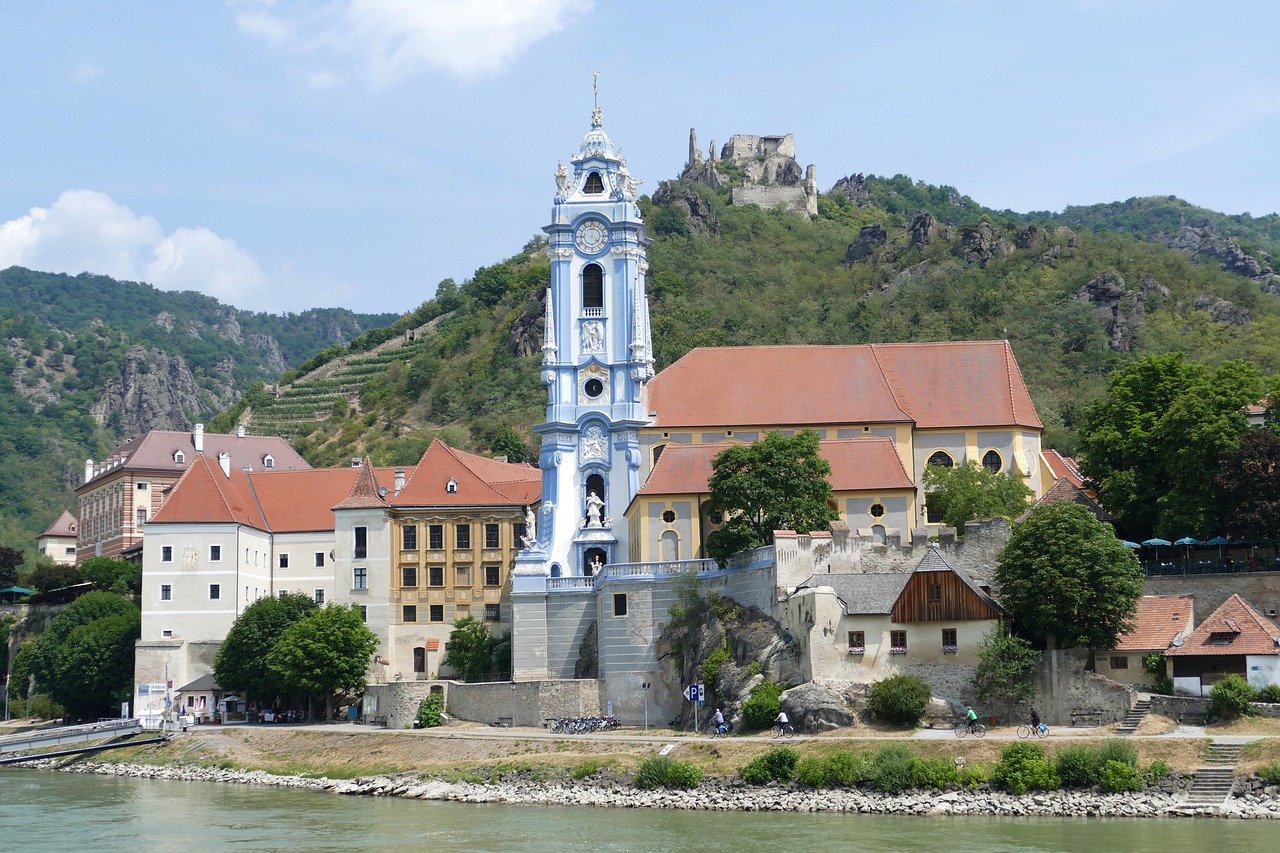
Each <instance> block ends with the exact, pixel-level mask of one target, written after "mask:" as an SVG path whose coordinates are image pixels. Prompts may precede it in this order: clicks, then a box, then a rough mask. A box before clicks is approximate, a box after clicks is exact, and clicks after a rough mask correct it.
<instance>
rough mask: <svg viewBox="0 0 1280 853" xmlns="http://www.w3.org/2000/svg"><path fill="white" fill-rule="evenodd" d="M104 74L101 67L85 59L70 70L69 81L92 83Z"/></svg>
mask: <svg viewBox="0 0 1280 853" xmlns="http://www.w3.org/2000/svg"><path fill="white" fill-rule="evenodd" d="M106 73H107V72H106V71H104V70H103V69H102V67H101V66H99V65H97V64H96V63H93V62H90V61H89V60H87V59H86V60H84V61H82V62H78V63H76V66H75V68H72V69H71V80H72V82H74V83H81V84H84V83H92V82H93V81H94V80H97V79H98V78H99V77H101V76H102V75H103V74H106Z"/></svg>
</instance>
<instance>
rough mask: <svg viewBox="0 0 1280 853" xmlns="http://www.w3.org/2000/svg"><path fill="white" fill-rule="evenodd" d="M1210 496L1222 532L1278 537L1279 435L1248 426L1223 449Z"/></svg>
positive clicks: (1264, 537) (1279, 529) (1279, 497)
mask: <svg viewBox="0 0 1280 853" xmlns="http://www.w3.org/2000/svg"><path fill="white" fill-rule="evenodd" d="M1213 497H1214V500H1215V502H1216V503H1217V507H1218V517H1219V518H1221V519H1222V532H1223V533H1226V534H1228V535H1230V536H1233V537H1236V538H1240V539H1275V538H1277V537H1280V435H1277V434H1276V433H1274V432H1272V431H1271V430H1270V429H1252V430H1249V431H1247V432H1246V433H1245V434H1244V435H1242V436H1240V442H1239V444H1237V445H1236V446H1235V447H1229V448H1227V449H1226V450H1224V451H1223V452H1222V457H1221V464H1220V466H1219V470H1218V473H1217V475H1216V476H1215V477H1214V478H1213Z"/></svg>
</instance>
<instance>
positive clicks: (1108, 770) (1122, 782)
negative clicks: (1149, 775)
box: [1098, 760, 1145, 793]
mask: <svg viewBox="0 0 1280 853" xmlns="http://www.w3.org/2000/svg"><path fill="white" fill-rule="evenodd" d="M1098 781H1099V782H1100V783H1102V789H1103V790H1104V791H1111V792H1112V793H1117V792H1119V791H1141V790H1142V789H1143V788H1144V787H1145V784H1144V782H1143V779H1142V774H1141V773H1139V772H1138V768H1136V767H1133V766H1131V765H1128V764H1125V763H1124V762H1123V761H1115V760H1107V761H1104V762H1102V767H1100V768H1099V769H1098Z"/></svg>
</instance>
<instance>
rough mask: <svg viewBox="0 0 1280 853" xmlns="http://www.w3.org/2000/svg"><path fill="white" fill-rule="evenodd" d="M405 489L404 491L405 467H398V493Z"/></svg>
mask: <svg viewBox="0 0 1280 853" xmlns="http://www.w3.org/2000/svg"><path fill="white" fill-rule="evenodd" d="M403 491H404V469H403V468H397V469H396V494H397V495H398V494H400V493H401V492H403Z"/></svg>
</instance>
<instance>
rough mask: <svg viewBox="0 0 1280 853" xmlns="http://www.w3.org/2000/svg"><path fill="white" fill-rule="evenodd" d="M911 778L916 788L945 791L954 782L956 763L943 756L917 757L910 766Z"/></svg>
mask: <svg viewBox="0 0 1280 853" xmlns="http://www.w3.org/2000/svg"><path fill="white" fill-rule="evenodd" d="M912 774H913V779H914V782H915V786H916V787H917V788H937V789H938V790H940V791H945V790H946V789H947V788H950V787H951V786H952V785H954V784H956V781H957V775H958V774H957V773H956V763H955V762H954V761H953V760H951V759H950V758H946V757H944V756H934V757H932V758H919V759H917V760H916V763H915V764H914V765H913V767H912Z"/></svg>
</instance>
